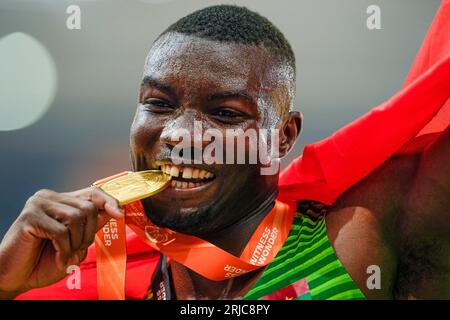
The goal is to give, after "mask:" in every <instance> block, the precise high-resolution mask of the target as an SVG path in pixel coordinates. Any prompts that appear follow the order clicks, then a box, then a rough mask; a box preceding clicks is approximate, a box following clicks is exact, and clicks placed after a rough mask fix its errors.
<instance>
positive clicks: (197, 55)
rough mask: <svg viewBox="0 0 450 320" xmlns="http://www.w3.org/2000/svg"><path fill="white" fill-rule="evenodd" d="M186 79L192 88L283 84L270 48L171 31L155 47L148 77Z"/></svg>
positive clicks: (262, 87)
mask: <svg viewBox="0 0 450 320" xmlns="http://www.w3.org/2000/svg"><path fill="white" fill-rule="evenodd" d="M145 76H151V77H152V78H156V79H158V80H163V81H171V82H172V81H179V82H186V83H188V84H189V87H191V88H194V87H196V86H201V87H203V88H205V87H217V88H220V89H223V90H252V89H253V90H254V91H260V90H269V89H270V88H273V87H277V85H279V83H277V80H278V78H279V70H278V66H277V65H276V64H275V63H274V59H273V58H272V55H271V54H270V53H269V52H268V50H267V49H265V48H263V47H259V46H252V45H245V44H239V43H227V42H218V41H211V40H207V39H202V38H199V37H195V36H191V35H185V34H180V33H168V34H166V35H164V36H163V37H161V38H160V39H158V40H157V41H156V42H155V44H154V45H153V47H152V48H151V50H150V52H149V54H148V56H147V59H146V63H145V67H144V77H145Z"/></svg>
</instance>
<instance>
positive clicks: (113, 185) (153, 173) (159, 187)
mask: <svg viewBox="0 0 450 320" xmlns="http://www.w3.org/2000/svg"><path fill="white" fill-rule="evenodd" d="M170 179H171V176H170V175H168V174H165V173H163V172H162V171H159V170H146V171H138V172H128V173H124V175H120V176H118V177H117V178H114V179H112V180H109V181H107V182H104V183H102V180H100V181H97V182H95V183H94V185H96V186H98V187H99V188H100V189H102V190H103V191H105V192H106V193H108V194H109V195H110V196H112V197H113V198H115V199H117V200H118V201H119V203H120V204H121V205H125V204H128V203H131V202H133V201H137V200H140V199H144V198H147V197H150V196H152V195H155V194H157V193H159V192H161V191H163V190H164V189H165V188H166V187H167V186H168V185H169V184H170Z"/></svg>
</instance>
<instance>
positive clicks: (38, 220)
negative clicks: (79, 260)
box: [25, 212, 72, 270]
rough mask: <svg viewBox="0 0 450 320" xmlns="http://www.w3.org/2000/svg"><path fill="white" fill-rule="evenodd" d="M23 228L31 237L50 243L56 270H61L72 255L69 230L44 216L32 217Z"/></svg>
mask: <svg viewBox="0 0 450 320" xmlns="http://www.w3.org/2000/svg"><path fill="white" fill-rule="evenodd" d="M42 213H43V212H42ZM25 228H26V231H27V232H28V233H30V234H32V235H33V236H35V237H37V238H41V239H48V240H50V241H51V242H52V245H53V248H54V250H55V264H56V266H57V268H58V269H60V270H63V269H64V268H65V266H66V265H67V262H68V260H69V258H70V257H71V255H72V253H71V248H70V234H69V229H68V228H67V227H66V226H65V225H63V224H62V223H60V222H58V221H57V220H55V219H53V218H51V217H49V216H48V215H46V214H40V215H39V216H37V215H34V218H30V219H29V220H28V223H27V226H26V227H25Z"/></svg>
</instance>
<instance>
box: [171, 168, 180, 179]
mask: <svg viewBox="0 0 450 320" xmlns="http://www.w3.org/2000/svg"><path fill="white" fill-rule="evenodd" d="M179 173H180V171H179V170H178V167H176V166H172V167H171V168H170V173H169V174H170V175H171V176H172V177H178V174H179Z"/></svg>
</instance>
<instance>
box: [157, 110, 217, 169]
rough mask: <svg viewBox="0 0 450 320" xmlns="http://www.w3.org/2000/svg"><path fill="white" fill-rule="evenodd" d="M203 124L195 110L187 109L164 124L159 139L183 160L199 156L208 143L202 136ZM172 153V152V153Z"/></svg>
mask: <svg viewBox="0 0 450 320" xmlns="http://www.w3.org/2000/svg"><path fill="white" fill-rule="evenodd" d="M203 129H204V124H203V121H202V120H201V116H200V115H199V114H198V112H196V111H191V110H187V111H184V112H183V113H181V114H180V115H179V116H177V117H176V118H175V119H173V120H172V121H169V122H167V123H166V125H165V126H164V128H163V130H162V132H161V135H160V141H161V143H162V144H163V145H165V146H166V147H167V148H168V149H170V151H172V150H173V149H174V148H176V150H174V151H176V154H177V155H178V156H179V157H181V158H183V159H185V160H194V159H196V158H197V157H198V156H201V154H202V150H203V149H204V148H205V147H206V146H207V145H208V144H209V143H210V141H206V140H204V138H203ZM172 154H173V153H172Z"/></svg>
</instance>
